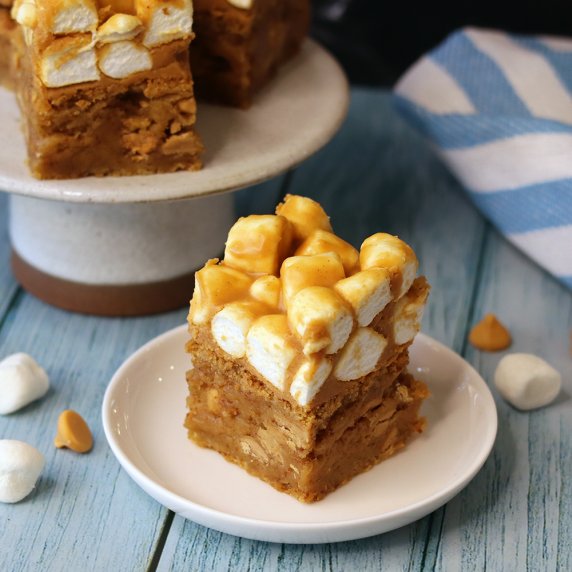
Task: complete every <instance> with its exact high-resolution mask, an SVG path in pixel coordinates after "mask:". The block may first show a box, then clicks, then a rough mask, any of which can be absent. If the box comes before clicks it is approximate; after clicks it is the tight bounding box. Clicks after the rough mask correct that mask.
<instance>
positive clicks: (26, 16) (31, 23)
mask: <svg viewBox="0 0 572 572" xmlns="http://www.w3.org/2000/svg"><path fill="white" fill-rule="evenodd" d="M16 22H18V24H20V25H21V26H24V27H25V28H35V27H36V24H37V23H38V9H37V8H36V5H35V4H32V3H31V2H24V3H23V4H20V6H19V7H18V10H17V13H16Z"/></svg>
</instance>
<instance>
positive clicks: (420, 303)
mask: <svg viewBox="0 0 572 572" xmlns="http://www.w3.org/2000/svg"><path fill="white" fill-rule="evenodd" d="M424 284H426V282H425V279H424V278H418V279H417V281H416V282H415V284H414V286H413V287H412V288H411V289H410V290H409V291H408V292H407V294H405V296H403V297H402V298H401V299H400V300H398V301H397V303H396V304H395V314H394V318H393V336H394V340H395V344H396V345H398V346H399V345H401V344H406V343H408V342H410V341H411V340H413V338H414V337H415V336H416V335H417V333H418V332H419V330H420V329H421V320H422V318H423V314H424V313H425V306H426V304H427V296H428V295H429V289H428V288H427V287H426V286H424Z"/></svg>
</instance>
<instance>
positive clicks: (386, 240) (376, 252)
mask: <svg viewBox="0 0 572 572" xmlns="http://www.w3.org/2000/svg"><path fill="white" fill-rule="evenodd" d="M359 257H360V265H361V269H362V270H367V269H368V268H385V269H386V270H388V271H389V273H390V275H391V282H392V285H394V288H395V289H396V290H397V292H396V298H397V299H398V298H401V296H403V295H404V294H405V292H407V290H409V288H410V287H411V284H412V283H413V280H415V276H416V274H417V264H418V263H417V258H416V257H415V253H414V252H413V250H411V247H410V246H408V245H407V244H406V243H405V242H403V241H402V240H401V239H399V238H397V237H396V236H392V235H391V234H385V233H383V232H378V233H377V234H374V235H373V236H370V237H369V238H366V239H365V240H364V242H363V244H362V245H361V249H360V255H359Z"/></svg>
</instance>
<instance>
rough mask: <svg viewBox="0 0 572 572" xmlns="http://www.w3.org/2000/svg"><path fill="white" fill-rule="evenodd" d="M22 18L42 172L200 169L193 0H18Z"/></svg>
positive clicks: (26, 90)
mask: <svg viewBox="0 0 572 572" xmlns="http://www.w3.org/2000/svg"><path fill="white" fill-rule="evenodd" d="M12 16H13V18H14V19H16V20H17V21H18V23H19V24H20V26H18V30H17V32H16V34H15V36H14V40H13V49H14V52H15V53H14V57H13V59H12V61H13V67H12V75H13V77H14V80H15V83H16V95H17V98H18V103H19V106H20V110H21V112H22V126H23V131H24V136H25V139H26V144H27V147H28V160H29V167H30V170H31V172H32V174H33V175H34V176H35V177H37V178H40V179H65V178H76V177H85V176H89V175H96V176H103V175H140V174H148V173H164V172H171V171H176V170H179V169H188V170H197V169H200V167H201V161H200V155H201V153H202V152H203V147H202V144H201V140H200V138H199V136H198V135H197V134H196V133H195V130H194V124H195V113H196V104H195V99H194V92H193V80H192V77H191V73H190V70H189V62H188V46H189V42H190V41H191V39H192V37H193V34H192V31H191V27H192V4H191V2H190V0H166V1H163V0H113V1H112V2H109V1H108V0H101V1H100V2H99V3H96V2H95V1H94V0H36V1H35V2H34V3H28V2H22V1H21V0H17V1H16V2H15V3H14V6H13V7H12Z"/></svg>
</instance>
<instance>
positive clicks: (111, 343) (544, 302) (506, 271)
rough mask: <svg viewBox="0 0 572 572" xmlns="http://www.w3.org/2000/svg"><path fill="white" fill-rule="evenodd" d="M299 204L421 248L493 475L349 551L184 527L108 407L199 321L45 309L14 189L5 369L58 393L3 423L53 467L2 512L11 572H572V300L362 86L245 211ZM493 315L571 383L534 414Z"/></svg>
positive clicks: (1, 226)
mask: <svg viewBox="0 0 572 572" xmlns="http://www.w3.org/2000/svg"><path fill="white" fill-rule="evenodd" d="M285 192H290V193H295V194H302V195H307V196H310V197H313V198H315V199H316V200H318V201H319V202H320V203H322V205H323V206H324V208H325V209H326V211H327V212H328V213H329V214H330V215H331V218H332V223H333V227H334V229H335V230H336V232H337V233H338V234H339V235H340V236H342V237H343V238H344V239H345V240H347V241H349V242H351V243H352V244H354V245H355V246H359V245H360V244H361V241H363V239H364V238H366V237H367V236H369V235H370V234H372V233H374V232H378V231H380V230H383V231H385V232H389V233H392V234H397V235H399V236H400V237H401V238H403V239H404V240H406V241H407V242H408V243H409V244H411V246H412V247H413V248H414V250H415V252H416V253H417V255H418V257H419V260H420V272H421V273H423V274H425V275H426V276H427V278H428V280H429V282H430V283H431V285H432V287H433V288H432V291H431V296H430V298H429V305H428V311H427V312H426V314H425V319H424V323H423V331H424V332H425V333H427V334H429V335H430V336H432V337H434V338H436V339H438V340H440V341H441V342H443V343H445V344H446V345H448V346H449V347H451V348H453V349H454V350H455V351H456V352H458V353H460V354H461V355H463V356H464V357H465V358H466V359H467V360H468V361H469V362H470V363H472V364H473V365H474V366H475V367H476V368H477V369H478V370H479V371H480V372H481V374H482V375H483V377H484V378H485V380H486V381H487V383H489V385H490V386H491V389H492V392H493V395H494V397H495V400H496V402H497V407H498V414H499V431H498V437H497V440H496V443H495V446H494V449H493V451H492V453H491V455H490V457H489V459H488V460H487V462H486V463H485V465H484V467H483V468H482V469H481V471H480V472H479V473H478V474H477V476H476V477H475V478H474V479H473V481H472V482H471V483H470V484H469V485H468V486H467V487H466V488H465V489H464V490H463V491H462V492H461V493H460V494H459V495H458V496H457V497H455V498H454V499H453V500H451V501H450V502H449V503H448V504H447V505H445V506H444V507H442V508H441V509H439V510H437V511H435V512H434V513H432V514H430V515H429V516H427V517H425V518H423V519H422V520H420V521H418V522H415V523H413V524H411V525H409V526H406V527H404V528H401V529H399V530H395V531H393V532H389V533H387V534H383V535H381V536H376V537H373V538H367V539H363V540H358V541H352V542H344V543H338V544H323V545H279V544H270V543H264V542H255V541H250V540H244V539H241V538H237V537H232V536H228V535H225V534H222V533H219V532H216V531H213V530H209V529H206V528H204V527H201V526H199V525H197V524H194V523H192V522H190V521H186V520H184V519H182V518H181V517H179V516H176V515H174V514H173V513H171V512H169V511H168V510H167V509H166V508H164V507H163V506H161V505H160V504H158V503H157V502H155V501H154V500H153V499H151V498H150V497H148V496H147V495H146V494H145V493H144V492H143V491H142V490H141V489H139V487H138V486H137V485H135V484H134V483H133V482H132V481H131V479H130V478H129V477H128V476H127V474H126V473H125V472H124V471H123V470H122V469H121V467H120V466H119V463H118V462H117V461H116V459H115V457H114V456H113V454H112V453H111V450H110V449H109V447H108V445H107V442H106V440H105V437H104V434H103V428H102V424H101V417H100V409H101V402H102V398H103V394H104V391H105V388H106V386H107V384H108V382H109V380H110V378H111V376H112V374H113V373H114V371H115V370H116V369H117V368H118V366H119V365H120V364H121V363H122V362H123V361H124V360H125V359H126V358H127V357H128V356H129V355H130V354H131V353H132V352H133V351H135V350H136V349H137V348H138V347H139V346H141V345H142V344H144V343H145V342H147V341H148V340H150V339H152V338H153V337H155V336H156V335H158V334H160V333H162V332H164V331H166V330H168V329H170V328H172V327H174V326H177V325H179V324H183V323H184V322H185V318H186V314H187V309H186V308H181V309H180V310H179V311H175V312H171V313H167V314H162V315H158V316H153V317H146V318H132V319H105V318H95V317H89V316H83V315H78V314H72V313H68V312H65V311H61V310H57V309H55V308H52V307H50V306H47V305H45V304H43V303H41V302H39V301H38V300H37V299H35V298H33V297H32V296H30V295H29V294H27V293H26V292H24V291H22V290H21V289H20V288H19V287H18V285H17V284H16V282H15V281H14V278H13V276H12V274H11V271H10V268H9V243H8V236H7V228H6V226H7V216H6V212H7V209H8V197H6V196H5V195H3V194H2V193H0V213H1V215H2V216H1V217H0V358H2V357H4V356H6V355H8V354H11V353H13V352H17V351H24V352H28V353H30V354H31V355H33V356H34V357H35V358H36V359H37V361H38V362H39V363H40V364H41V365H43V366H44V367H45V368H46V369H47V371H48V373H49V375H50V379H51V383H52V387H51V389H50V391H49V393H48V395H47V396H46V397H45V398H44V399H42V400H40V401H38V402H36V403H34V404H31V405H29V406H28V407H26V408H25V409H23V410H21V411H20V412H17V413H14V414H12V415H8V416H3V417H0V438H9V439H19V440H22V441H26V442H28V443H30V444H33V445H34V446H36V447H37V448H38V449H40V450H41V451H42V452H43V453H44V455H45V456H46V468H45V469H44V471H43V473H42V475H41V477H40V479H39V481H38V484H37V487H36V488H35V490H34V491H33V493H32V494H31V495H30V496H29V497H28V498H26V499H25V500H24V501H22V502H20V503H17V504H13V505H7V504H2V505H0V570H2V572H18V571H24V570H26V571H29V570H41V571H46V572H47V571H53V572H60V571H72V572H76V571H78V572H84V571H85V572H87V571H88V570H102V571H109V570H117V571H131V570H133V571H144V570H158V571H161V572H166V571H169V570H173V571H177V572H178V571H182V570H185V571H187V570H201V571H202V570H206V571H211V570H212V571H223V570H232V571H235V570H236V571H251V572H254V571H268V572H269V571H281V572H287V571H294V570H321V571H342V570H343V571H345V570H359V571H362V570H363V571H366V570H367V571H373V570H391V571H394V570H395V571H410V572H413V571H421V570H423V571H425V570H446V571H452V572H459V571H463V572H465V571H473V570H475V571H480V570H485V569H486V570H492V571H501V570H502V571H510V570H531V571H544V570H547V571H551V570H560V571H568V570H572V542H571V540H572V401H571V399H570V394H571V391H572V387H571V381H572V360H571V357H570V327H571V326H572V292H570V291H569V290H568V289H566V288H565V287H564V286H562V285H561V284H560V283H558V282H557V281H556V280H555V279H553V278H552V277H550V276H549V275H547V274H546V273H545V272H543V271H542V270H540V269H539V268H538V267H536V266H535V265H534V264H533V263H531V262H530V261H529V260H528V259H527V258H526V257H525V256H523V255H522V254H521V253H519V252H518V251H517V250H515V249H514V248H513V247H512V246H511V245H509V244H508V243H507V242H506V241H505V240H504V239H503V238H502V237H501V236H500V235H499V234H498V233H497V232H496V231H495V230H494V229H493V228H492V227H491V226H490V224H488V223H487V222H486V221H485V220H484V219H483V218H482V217H481V216H480V215H479V214H478V213H477V211H476V210H475V208H474V207H473V206H472V204H471V203H470V202H469V200H468V199H467V198H466V196H465V195H464V193H463V191H462V190H461V188H460V186H459V184H458V183H457V182H456V181H455V180H454V178H453V177H452V176H451V175H450V174H449V173H448V171H447V170H446V169H445V167H444V166H443V165H442V164H441V163H440V162H439V160H438V159H437V157H436V156H435V154H434V153H433V152H432V150H431V149H430V147H429V145H428V144H427V143H426V142H425V141H423V140H422V139H421V138H420V137H418V136H417V135H416V134H415V133H413V131H412V130H411V129H410V128H409V127H408V126H407V125H405V123H404V122H403V121H402V120H401V119H400V118H399V117H398V116H397V115H396V114H395V112H394V111H393V110H392V108H391V103H390V97H389V94H388V93H386V92H382V91H379V90H362V89H356V90H354V91H353V94H352V105H351V109H350V113H349V116H348V119H347V121H346V122H345V124H344V126H343V127H342V129H341V131H340V132H339V134H338V135H337V136H336V137H335V138H334V140H333V141H332V142H331V143H330V144H329V145H328V146H327V147H326V148H325V149H323V150H322V151H321V152H320V153H318V154H317V155H316V156H315V157H313V158H312V159H311V160H309V161H307V162H306V163H305V164H303V165H302V166H301V167H299V168H298V169H296V170H295V171H294V172H292V173H290V174H288V175H286V176H284V177H280V178H278V179H275V180H273V181H270V182H268V183H265V184H263V185H260V186H258V187H255V188H252V189H248V190H245V191H241V192H239V193H237V194H236V200H237V215H245V214H250V213H269V212H273V209H274V206H275V204H276V201H277V200H278V198H279V197H280V196H281V195H282V194H283V193H285ZM189 294H190V293H189ZM486 312H494V313H495V314H497V316H498V317H499V318H500V319H501V320H502V321H503V322H504V323H505V324H506V325H507V326H508V327H509V329H510V331H511V332H512V335H513V340H514V341H513V345H512V347H511V348H510V351H523V352H531V353H535V354H538V355H540V356H542V357H543V358H544V359H546V360H547V361H549V362H550V363H551V364H553V365H554V366H555V367H556V368H557V369H558V370H559V371H560V372H561V373H562V375H563V383H564V387H563V391H562V393H561V395H560V396H559V398H558V399H557V401H556V402H555V403H554V404H552V405H550V406H548V407H546V408H544V409H541V410H538V411H533V412H529V413H523V412H519V411H517V410H515V409H513V408H512V407H511V406H509V405H508V404H507V403H505V402H504V401H503V400H502V398H501V397H500V396H499V395H498V393H497V392H496V390H495V389H494V387H493V384H492V378H493V372H494V369H495V367H496V364H497V363H498V361H499V359H500V358H501V357H502V355H504V352H500V353H493V354H485V353H482V352H480V351H477V350H475V349H473V348H472V347H471V346H470V345H469V344H468V343H467V333H468V331H469V330H470V328H471V326H472V325H473V324H474V323H476V322H477V321H478V320H480V318H481V317H482V316H483V315H484V314H485V313H486ZM68 408H69V409H75V410H76V411H79V412H81V413H82V414H83V415H84V417H85V418H86V420H87V421H88V423H89V425H90V427H91V428H92V431H93V435H94V440H95V444H94V448H93V450H92V451H91V452H90V453H89V454H87V455H78V454H74V453H72V452H70V451H67V450H57V449H56V448H55V447H54V446H53V444H52V442H53V439H54V432H55V428H56V425H57V419H58V416H59V414H60V413H61V412H62V411H63V410H65V409H68ZM419 478H423V475H420V476H419Z"/></svg>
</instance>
